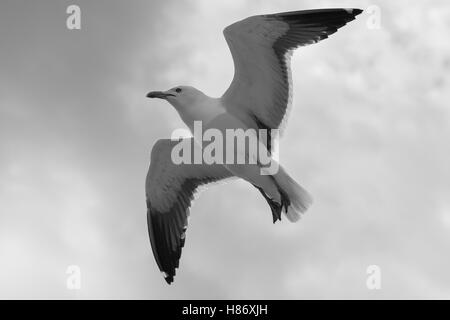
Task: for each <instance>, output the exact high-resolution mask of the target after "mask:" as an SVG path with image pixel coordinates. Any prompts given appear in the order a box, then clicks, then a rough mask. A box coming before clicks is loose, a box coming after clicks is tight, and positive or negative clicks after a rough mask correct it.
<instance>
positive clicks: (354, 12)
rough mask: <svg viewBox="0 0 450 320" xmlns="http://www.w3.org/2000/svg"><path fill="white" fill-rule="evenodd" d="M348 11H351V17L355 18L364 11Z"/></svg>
mask: <svg viewBox="0 0 450 320" xmlns="http://www.w3.org/2000/svg"><path fill="white" fill-rule="evenodd" d="M350 10H351V14H353V16H355V17H356V16H357V15H358V14H361V13H362V12H363V11H364V10H362V9H350Z"/></svg>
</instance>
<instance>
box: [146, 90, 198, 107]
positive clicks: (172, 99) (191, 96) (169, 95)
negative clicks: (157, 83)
mask: <svg viewBox="0 0 450 320" xmlns="http://www.w3.org/2000/svg"><path fill="white" fill-rule="evenodd" d="M204 96H205V95H204V94H203V93H202V92H201V91H200V90H197V89H195V88H193V87H189V86H177V87H175V88H172V89H169V90H167V91H152V92H149V93H148V94H147V98H159V99H164V100H167V102H169V103H170V104H171V105H173V106H174V107H175V108H176V109H185V108H189V107H190V106H192V105H195V104H196V103H197V102H198V101H199V100H200V99H201V98H203V97H204Z"/></svg>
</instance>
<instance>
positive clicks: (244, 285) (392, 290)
mask: <svg viewBox="0 0 450 320" xmlns="http://www.w3.org/2000/svg"><path fill="white" fill-rule="evenodd" d="M70 4H77V5H79V6H80V8H81V30H68V29H67V28H66V18H67V16H68V15H67V14H66V8H67V6H69V5H70ZM370 5H377V6H379V8H380V10H381V11H380V12H381V15H380V17H381V24H380V29H371V28H368V26H367V20H368V19H369V17H370V14H369V13H364V14H362V15H360V16H359V17H358V19H357V20H356V21H353V22H352V23H350V24H349V25H347V26H346V27H344V28H342V29H341V30H339V32H338V33H337V34H335V35H333V36H331V37H330V38H329V39H327V40H325V41H323V42H321V43H319V44H316V45H312V46H309V47H304V48H301V49H299V50H298V51H296V53H295V54H294V56H293V59H292V70H293V81H294V100H293V108H292V110H291V112H290V118H289V121H288V123H287V127H286V130H285V132H284V136H283V138H282V140H281V144H280V160H281V163H282V164H283V165H284V166H285V168H286V169H287V170H288V171H289V172H290V174H291V175H292V176H293V177H295V178H296V180H297V181H298V182H300V183H301V184H302V185H303V186H304V187H305V188H306V189H307V190H309V191H310V193H311V194H312V195H313V197H314V201H315V202H314V204H313V206H312V207H311V209H310V210H309V211H308V212H307V214H306V215H305V216H303V218H302V219H301V220H300V221H299V222H298V223H296V224H291V223H289V222H288V221H287V219H283V221H282V222H281V223H277V224H276V225H273V224H272V217H271V213H270V209H269V207H268V206H267V203H266V201H265V200H264V199H263V198H262V197H261V195H260V194H259V192H258V191H257V190H256V189H255V188H253V187H249V185H248V184H247V183H245V182H239V181H235V182H231V183H228V184H224V185H215V186H213V187H211V188H210V189H208V190H206V191H204V192H203V193H202V194H201V196H200V197H199V198H198V200H197V201H196V202H195V204H194V207H193V209H192V211H191V219H190V225H189V230H188V233H187V240H186V245H185V248H184V251H183V255H182V259H181V265H180V269H179V270H178V272H177V276H176V278H175V282H174V284H172V285H171V286H168V285H167V284H166V283H165V281H164V279H163V277H162V276H161V274H160V273H159V270H158V268H157V266H156V263H155V261H154V258H153V255H152V252H151V248H150V243H149V240H148V233H147V226H146V206H145V194H144V179H145V175H146V172H147V169H148V165H149V155H150V151H151V148H152V146H153V144H154V143H155V141H156V140H157V139H159V138H164V137H170V135H171V133H172V131H173V130H175V129H177V128H182V127H184V125H183V123H182V122H181V120H180V119H179V117H178V115H177V113H176V112H175V110H174V109H173V108H172V107H171V106H170V105H169V104H167V103H165V102H164V101H155V100H149V99H146V98H145V94H146V93H147V92H148V91H151V90H160V89H168V88H171V87H174V86H176V85H179V84H185V85H193V86H196V87H197V88H199V89H201V90H203V91H204V92H205V93H207V94H209V95H210V96H220V95H221V94H222V93H223V92H224V91H225V89H226V88H227V87H228V85H229V83H230V81H231V79H232V75H233V64H232V60H231V55H230V53H229V51H228V48H227V46H226V42H225V40H224V39H223V37H222V29H223V28H224V27H226V26H227V25H229V24H231V23H233V22H235V21H236V20H239V19H242V18H245V17H247V16H250V15H254V14H261V13H274V12H281V11H290V10H301V9H310V8H326V7H357V8H362V9H366V8H368V7H369V6H370ZM449 33H450V7H449V6H448V4H447V1H443V0H442V1H438V0H437V1H433V2H432V6H431V4H429V3H425V2H416V3H414V4H412V3H411V1H395V4H394V3H393V1H299V0H295V1H294V0H293V1H287V0H285V1H277V2H276V4H275V1H246V2H245V1H239V2H238V1H210V0H196V1H184V2H182V1H176V2H175V1H164V2H163V1H158V2H157V1H154V2H152V1H136V0H133V1H129V2H124V1H106V0H104V1H99V0H95V1H76V0H73V1H50V0H48V1H47V0H45V1H24V0H21V1H19V0H14V1H13V0H6V1H5V0H3V1H1V4H0V39H1V47H2V48H1V50H0V298H63V299H71V298H152V299H179V298H194V299H197V298H209V299H216V298H222V299H232V298H237V299H241V298H246V299H259V298H262V299H281V298H283V299H304V298H369V299H372V298H373V299H378V298H450V274H449V272H448V270H450V256H449V252H450V166H449V164H450V148H449V138H450V110H449V107H448V101H450V90H449V89H450V88H449V81H450V79H449V74H450V72H449V70H450V43H449V42H448V41H447V40H446V39H448V34H449ZM69 265H77V266H79V267H80V268H81V289H80V290H68V289H67V287H66V280H67V277H68V275H67V274H66V269H67V267H68V266H69ZM370 265H377V266H379V267H380V268H381V276H382V278H381V283H382V287H381V289H380V290H369V289H368V288H367V286H366V279H367V277H368V275H367V273H366V269H367V267H368V266H370Z"/></svg>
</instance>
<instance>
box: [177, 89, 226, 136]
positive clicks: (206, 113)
mask: <svg viewBox="0 0 450 320" xmlns="http://www.w3.org/2000/svg"><path fill="white" fill-rule="evenodd" d="M176 109H177V111H178V114H179V115H180V117H181V119H182V120H183V122H184V123H185V124H186V125H187V126H188V128H189V130H190V131H191V132H192V134H193V132H194V122H195V121H201V122H202V124H203V125H206V124H207V123H208V122H209V121H211V120H212V119H214V118H215V117H217V116H218V115H220V114H222V113H224V112H225V108H224V107H223V106H222V104H221V103H220V99H216V98H211V97H207V96H205V98H203V99H201V100H198V101H196V102H195V103H194V104H192V105H190V106H188V107H185V108H180V107H179V108H177V107H176Z"/></svg>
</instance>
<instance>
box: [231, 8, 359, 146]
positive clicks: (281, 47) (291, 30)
mask: <svg viewBox="0 0 450 320" xmlns="http://www.w3.org/2000/svg"><path fill="white" fill-rule="evenodd" d="M361 12H362V10H359V9H318V10H306V11H293V12H283V13H276V14H269V15H259V16H253V17H249V18H246V19H244V20H242V21H238V22H236V23H234V24H232V25H230V26H228V27H227V28H225V30H224V35H225V38H226V40H227V42H228V45H229V47H230V51H231V54H232V56H233V61H234V66H235V76H234V78H233V81H232V83H231V85H230V87H229V88H228V90H227V91H226V92H225V93H224V95H223V97H222V99H224V101H225V102H226V107H227V109H228V110H229V112H231V113H234V114H236V115H237V116H239V117H240V119H241V120H243V121H244V122H245V123H246V124H247V125H249V126H251V127H253V128H255V129H262V128H269V129H278V128H279V127H280V125H281V124H282V122H283V119H284V118H285V115H286V112H287V108H288V106H289V104H290V100H291V97H292V83H291V72H290V61H289V58H288V57H289V53H290V52H292V50H294V49H295V48H297V47H300V46H305V45H309V44H312V43H316V42H318V41H320V40H323V39H325V38H327V37H328V36H329V35H331V34H333V33H335V32H336V31H337V30H338V29H339V28H340V27H342V26H344V25H345V24H346V23H347V22H349V21H352V20H354V19H355V17H356V16H357V15H358V14H360V13H361ZM280 22H281V23H285V24H286V27H287V29H286V30H285V31H281V30H282V29H281V27H280ZM249 50H250V51H249ZM249 52H251V54H249ZM266 145H269V147H271V146H270V144H269V143H268V141H267V144H266ZM269 149H270V148H269Z"/></svg>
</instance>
